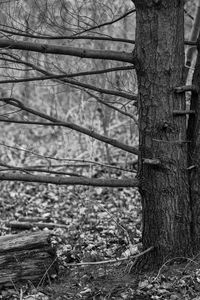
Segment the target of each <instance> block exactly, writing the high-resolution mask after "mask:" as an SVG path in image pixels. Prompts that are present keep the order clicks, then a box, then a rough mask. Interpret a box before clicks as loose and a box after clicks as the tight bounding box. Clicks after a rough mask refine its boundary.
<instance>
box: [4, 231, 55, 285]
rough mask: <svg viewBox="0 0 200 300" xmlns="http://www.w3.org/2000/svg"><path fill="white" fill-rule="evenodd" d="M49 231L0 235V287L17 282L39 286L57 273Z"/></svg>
mask: <svg viewBox="0 0 200 300" xmlns="http://www.w3.org/2000/svg"><path fill="white" fill-rule="evenodd" d="M50 239H51V234H50V233H49V232H45V231H40V232H34V233H32V232H25V233H20V234H15V235H6V236H2V237H0V287H2V286H13V284H16V283H19V284H24V283H32V284H33V285H41V284H43V283H44V282H45V281H46V280H49V279H51V277H52V275H56V274H57V272H58V263H57V259H56V250H55V248H53V247H52V245H51V241H50Z"/></svg>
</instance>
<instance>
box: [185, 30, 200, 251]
mask: <svg viewBox="0 0 200 300" xmlns="http://www.w3.org/2000/svg"><path fill="white" fill-rule="evenodd" d="M197 50H198V55H197V61H196V66H195V71H194V74H193V80H192V84H193V85H194V86H196V89H197V91H196V92H192V95H191V105H190V109H191V110H194V111H195V114H194V115H191V116H190V117H189V121H188V140H190V143H189V147H188V169H189V170H188V171H189V183H190V198H191V207H192V227H191V228H192V231H191V232H192V239H193V248H194V251H195V252H196V251H199V248H200V93H199V92H200V35H199V38H198V41H197Z"/></svg>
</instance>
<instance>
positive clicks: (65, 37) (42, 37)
mask: <svg viewBox="0 0 200 300" xmlns="http://www.w3.org/2000/svg"><path fill="white" fill-rule="evenodd" d="M0 32H4V33H8V34H9V35H14V36H24V37H27V38H32V39H40V40H94V41H108V42H121V43H128V44H135V41H134V40H128V39H123V38H115V37H108V36H92V35H81V36H73V35H72V36H70V35H62V36H60V35H55V36H51V35H35V34H31V33H25V31H21V30H20V31H13V30H7V29H3V28H0Z"/></svg>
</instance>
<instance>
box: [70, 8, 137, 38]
mask: <svg viewBox="0 0 200 300" xmlns="http://www.w3.org/2000/svg"><path fill="white" fill-rule="evenodd" d="M135 11H136V10H135V9H131V10H129V11H128V12H126V13H125V14H123V15H122V16H120V17H118V18H116V19H114V20H112V21H108V22H105V23H102V24H99V25H96V26H93V27H90V28H88V29H85V30H82V31H81V32H78V33H76V34H74V36H76V35H77V34H82V33H85V32H88V31H91V30H94V29H99V28H101V27H104V26H107V25H112V24H114V23H116V22H118V21H120V20H122V19H124V18H125V17H127V16H128V15H130V14H132V13H134V12H135Z"/></svg>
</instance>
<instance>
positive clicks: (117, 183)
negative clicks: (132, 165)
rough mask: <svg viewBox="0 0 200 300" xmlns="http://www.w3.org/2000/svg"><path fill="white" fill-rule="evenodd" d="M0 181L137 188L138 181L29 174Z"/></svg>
mask: <svg viewBox="0 0 200 300" xmlns="http://www.w3.org/2000/svg"><path fill="white" fill-rule="evenodd" d="M0 180H2V181H3V180H6V181H19V182H35V183H51V184H56V185H86V186H102V187H116V188H118V187H137V186H138V180H137V179H135V178H133V179H127V178H126V179H110V178H105V179H96V178H85V177H69V178H66V177H60V176H59V177H58V176H57V177H52V176H42V175H30V174H12V173H10V174H9V173H6V174H0Z"/></svg>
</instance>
